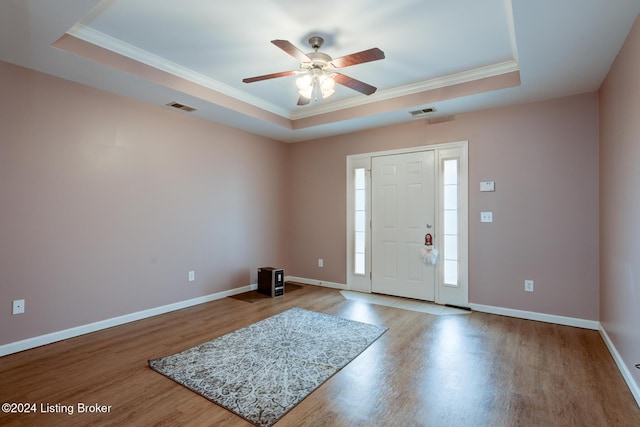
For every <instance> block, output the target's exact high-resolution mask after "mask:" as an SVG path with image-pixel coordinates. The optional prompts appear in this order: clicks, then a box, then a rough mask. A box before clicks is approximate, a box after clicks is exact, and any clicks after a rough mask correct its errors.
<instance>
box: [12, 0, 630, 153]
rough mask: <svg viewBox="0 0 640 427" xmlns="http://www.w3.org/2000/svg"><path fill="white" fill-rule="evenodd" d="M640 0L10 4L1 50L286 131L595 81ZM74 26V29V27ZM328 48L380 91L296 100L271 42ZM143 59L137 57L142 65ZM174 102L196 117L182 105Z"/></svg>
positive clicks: (304, 134) (257, 129) (336, 128)
mask: <svg viewBox="0 0 640 427" xmlns="http://www.w3.org/2000/svg"><path fill="white" fill-rule="evenodd" d="M639 13H640V0H607V1H604V0H481V1H480V0H394V1H392V2H391V1H382V0H377V1H372V0H349V1H344V0H343V1H338V0H328V1H323V2H301V1H299V0H298V1H296V0H262V1H255V0H234V1H226V2H222V1H215V2H214V1H211V0H181V1H175V0H103V1H100V0H56V1H55V2H53V1H50V0H2V2H0V60H4V61H7V62H11V63H15V64H18V65H21V66H24V67H28V68H32V69H35V70H38V71H42V72H45V73H49V74H52V75H55V76H59V77H62V78H64V79H68V80H72V81H77V82H79V83H81V84H85V85H88V86H93V87H96V88H99V89H103V90H107V91H110V92H113V93H117V94H120V95H124V96H128V97H131V98H135V99H139V100H142V101H145V102H148V103H152V104H157V105H165V104H167V103H169V102H171V101H177V102H180V103H183V104H187V105H189V106H192V107H196V108H197V109H198V110H197V111H195V112H193V113H189V114H192V115H196V116H199V117H202V118H204V119H207V120H211V121H214V122H219V123H224V124H227V125H230V126H234V127H239V128H242V129H245V130H248V131H249V132H253V133H256V134H260V135H265V136H268V137H271V138H274V139H278V140H281V141H286V142H295V141H301V140H308V139H313V138H318V137H323V136H330V135H335V134H340V133H346V132H352V131H356V130H362V129H366V128H371V127H376V126H384V125H389V124H396V123H402V122H407V121H410V120H412V118H411V115H410V114H409V112H410V111H412V110H417V109H422V108H425V107H434V108H435V109H436V113H434V114H433V115H432V116H430V117H431V118H433V119H438V118H439V117H440V118H442V117H449V116H453V115H456V114H461V113H464V112H469V111H474V110H478V109H484V108H491V107H497V106H505V105H511V104H518V103H525V102H532V101H538V100H544V99H551V98H558V97H562V96H567V95H573V94H578V93H584V92H591V91H595V90H597V89H598V88H599V86H600V84H601V83H602V81H603V79H604V77H605V76H606V73H607V71H608V70H609V67H610V66H611V63H612V62H613V60H614V58H615V55H616V54H617V53H618V51H619V50H620V47H621V46H622V43H623V42H624V40H625V38H626V36H627V34H628V32H629V30H630V28H631V26H632V25H633V23H634V21H635V19H636V18H637V17H638V14H639ZM65 34H66V35H65ZM312 35H321V36H323V37H324V38H325V45H324V46H323V47H322V49H321V51H323V52H325V53H327V54H329V55H331V56H332V57H334V58H337V57H340V56H343V55H347V54H350V53H354V52H359V51H362V50H366V49H369V48H372V47H378V48H380V49H381V50H383V51H384V53H385V56H386V58H385V59H383V60H380V61H375V62H369V63H365V64H359V65H355V66H352V67H347V68H344V69H342V70H341V72H342V73H343V74H346V75H348V76H351V77H354V78H356V79H358V80H362V81H364V82H366V83H369V84H371V85H373V86H376V87H377V88H378V90H377V92H376V93H374V94H373V95H370V96H365V95H362V94H360V93H358V92H355V91H353V90H351V89H349V88H347V87H344V86H338V87H337V89H336V94H335V95H333V96H332V97H331V98H328V99H326V100H322V101H320V102H315V103H312V104H310V105H309V106H302V107H300V106H297V105H296V102H297V99H298V95H297V92H296V88H295V83H294V79H295V78H294V77H292V76H289V77H282V78H278V79H271V80H265V81H261V82H256V83H250V84H245V83H242V79H243V78H245V77H253V76H256V75H262V74H269V73H274V72H280V71H290V70H296V69H298V66H299V64H298V62H297V61H296V60H295V59H294V58H293V57H292V56H290V55H287V54H286V53H285V52H284V51H282V50H280V49H279V48H277V47H276V46H274V45H272V44H271V43H270V41H271V40H273V39H285V40H289V41H290V42H291V43H293V44H294V45H296V46H297V47H298V48H299V49H300V50H302V51H304V52H309V51H311V48H310V47H309V46H308V43H307V40H308V39H309V37H310V36H312ZM141 64H144V65H142V66H141ZM177 114H187V113H184V112H179V113H177Z"/></svg>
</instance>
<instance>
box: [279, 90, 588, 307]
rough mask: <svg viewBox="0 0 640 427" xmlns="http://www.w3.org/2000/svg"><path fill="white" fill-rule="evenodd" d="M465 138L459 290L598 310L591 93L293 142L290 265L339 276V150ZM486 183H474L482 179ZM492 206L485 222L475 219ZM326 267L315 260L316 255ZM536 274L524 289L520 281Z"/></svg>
mask: <svg viewBox="0 0 640 427" xmlns="http://www.w3.org/2000/svg"><path fill="white" fill-rule="evenodd" d="M461 140H468V141H469V165H470V166H469V217H470V223H469V234H470V235H469V245H470V246H469V260H470V263H469V282H470V285H469V299H470V302H472V303H476V304H484V305H491V306H498V307H505V308H513V309H518V310H527V311H534V312H540V313H547V314H554V315H561V316H569V317H575V318H581V319H588V320H597V319H598V309H599V308H598V261H597V260H598V194H597V189H598V173H597V168H598V160H597V148H598V105H597V97H596V95H595V94H587V95H580V96H574V97H569V98H564V99H559V100H555V101H550V102H542V103H537V104H530V105H523V106H518V107H510V108H504V109H496V110H490V111H483V112H477V113H471V114H466V115H461V116H459V117H456V118H455V119H454V120H452V121H448V122H443V123H439V124H431V125H430V124H428V123H426V122H424V121H420V122H413V123H410V124H408V125H402V126H394V127H387V128H381V129H374V130H370V131H366V132H359V133H354V134H350V135H343V136H339V137H333V138H327V139H324V140H316V141H309V142H303V143H297V144H293V145H292V146H291V168H292V191H291V199H292V233H291V239H292V240H291V242H290V244H291V253H292V255H291V262H292V266H293V269H292V274H294V275H296V276H301V277H306V278H310V279H316V280H323V281H331V282H337V283H346V261H345V259H346V253H345V252H346V249H345V248H346V240H345V229H346V193H345V191H346V156H347V155H349V154H356V153H366V152H375V151H382V150H389V149H397V148H405V147H414V146H422V145H428V144H434V143H443V142H454V141H461ZM485 180H492V181H495V182H496V191H495V192H494V193H480V191H479V183H480V181H485ZM485 210H487V211H493V214H494V222H493V223H492V224H481V223H480V212H481V211H485ZM318 258H323V259H324V267H323V268H319V267H317V259H318ZM525 279H533V280H534V281H535V289H536V291H535V292H534V293H525V292H524V290H523V288H524V280H525Z"/></svg>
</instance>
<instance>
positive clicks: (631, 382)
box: [598, 325, 640, 406]
mask: <svg viewBox="0 0 640 427" xmlns="http://www.w3.org/2000/svg"><path fill="white" fill-rule="evenodd" d="M598 330H599V331H600V336H602V339H603V340H604V343H605V344H606V345H607V348H608V349H609V353H611V356H612V357H613V360H615V361H616V365H618V370H619V371H620V373H621V374H622V377H623V378H624V380H625V382H626V383H627V386H629V390H631V394H633V397H634V398H635V399H636V403H637V404H638V406H640V385H638V383H637V382H636V380H635V379H634V378H633V375H631V372H630V371H629V368H627V365H626V364H625V363H624V360H623V359H622V356H620V353H618V349H616V346H615V345H613V341H611V338H609V334H607V331H606V330H605V329H604V328H603V327H602V325H600V328H599V329H598Z"/></svg>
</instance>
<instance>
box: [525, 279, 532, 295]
mask: <svg viewBox="0 0 640 427" xmlns="http://www.w3.org/2000/svg"><path fill="white" fill-rule="evenodd" d="M524 290H525V292H533V280H525V281H524Z"/></svg>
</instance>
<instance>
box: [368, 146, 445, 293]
mask: <svg viewBox="0 0 640 427" xmlns="http://www.w3.org/2000/svg"><path fill="white" fill-rule="evenodd" d="M434 159H435V154H434V151H421V152H416V153H406V154H395V155H388V156H380V157H373V158H372V164H371V180H372V184H371V186H372V194H371V199H372V200H371V203H372V208H371V215H372V216H371V222H372V224H371V227H372V228H371V233H372V234H371V237H372V249H371V251H372V254H371V256H372V262H371V277H372V283H371V290H372V291H373V292H376V293H382V294H388V295H396V296H402V297H408V298H416V299H421V300H428V301H433V300H434V299H435V281H436V275H435V268H434V266H432V265H426V264H425V263H424V262H423V261H422V259H421V257H420V251H421V249H422V248H423V247H424V243H425V234H427V233H429V234H431V235H432V236H433V237H434V239H435V235H434V230H435V227H433V224H434V217H435V208H434V205H435V199H434V190H435V167H434V164H435V161H434Z"/></svg>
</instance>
